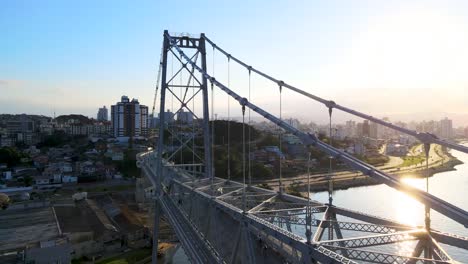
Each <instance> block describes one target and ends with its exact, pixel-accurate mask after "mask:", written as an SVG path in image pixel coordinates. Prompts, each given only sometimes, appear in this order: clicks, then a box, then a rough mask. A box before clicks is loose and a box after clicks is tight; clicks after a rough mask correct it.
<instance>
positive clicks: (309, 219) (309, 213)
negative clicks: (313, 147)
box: [305, 152, 312, 244]
mask: <svg viewBox="0 0 468 264" xmlns="http://www.w3.org/2000/svg"><path fill="white" fill-rule="evenodd" d="M311 210H312V209H311V208H310V152H309V158H308V159H307V207H306V221H305V226H306V238H307V244H310V243H311V237H312V211H311Z"/></svg>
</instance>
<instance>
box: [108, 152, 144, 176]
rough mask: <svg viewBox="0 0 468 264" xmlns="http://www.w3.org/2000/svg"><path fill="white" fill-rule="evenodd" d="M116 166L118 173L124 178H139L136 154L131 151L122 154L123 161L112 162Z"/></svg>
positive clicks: (139, 172) (139, 171)
mask: <svg viewBox="0 0 468 264" xmlns="http://www.w3.org/2000/svg"><path fill="white" fill-rule="evenodd" d="M114 163H115V164H116V165H117V170H118V171H120V172H121V173H122V174H123V176H124V177H128V178H134V177H139V176H140V174H141V170H140V169H139V168H138V167H137V166H136V153H135V151H133V150H130V149H129V150H127V151H125V153H124V159H123V160H121V161H114Z"/></svg>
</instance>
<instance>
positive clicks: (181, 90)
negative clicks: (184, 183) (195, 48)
mask: <svg viewBox="0 0 468 264" xmlns="http://www.w3.org/2000/svg"><path fill="white" fill-rule="evenodd" d="M182 59H183V57H182V55H180V61H182ZM183 72H184V71H180V73H179V74H180V89H179V94H180V95H179V96H180V100H182V102H181V106H180V108H181V109H180V111H184V101H185V100H184V99H183V88H182V85H183V83H184V82H183V77H182V74H183ZM180 121H181V120H179V118H177V122H178V123H179V126H178V127H177V128H178V129H179V131H182V128H181V127H180V126H181V124H180ZM181 144H183V143H181ZM180 163H181V164H184V147H182V148H181V149H180Z"/></svg>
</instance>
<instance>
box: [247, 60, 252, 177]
mask: <svg viewBox="0 0 468 264" xmlns="http://www.w3.org/2000/svg"><path fill="white" fill-rule="evenodd" d="M251 68H252V67H249V102H250V79H251ZM251 126H252V124H251V123H250V107H249V131H248V137H247V140H248V142H249V150H248V158H249V186H250V185H252V164H251V158H252V157H251V156H250V155H251V147H250V144H251V143H250V141H252V138H251V134H250V133H251V131H250V129H251Z"/></svg>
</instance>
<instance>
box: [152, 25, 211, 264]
mask: <svg viewBox="0 0 468 264" xmlns="http://www.w3.org/2000/svg"><path fill="white" fill-rule="evenodd" d="M168 36H169V32H168V31H167V30H165V31H164V41H163V49H162V61H161V65H160V66H161V69H162V72H161V92H160V98H161V100H160V107H159V113H160V114H159V138H158V144H157V147H156V150H157V163H158V164H156V168H157V175H158V182H157V184H156V190H155V191H156V201H155V218H154V219H155V220H154V227H153V229H154V231H153V263H156V261H157V260H156V255H157V249H158V232H159V231H158V229H159V228H158V227H159V221H160V216H161V213H162V210H161V208H160V204H159V202H158V199H159V198H158V197H159V196H160V195H162V193H161V178H162V177H161V175H162V173H163V170H162V168H163V166H164V165H163V158H165V159H167V160H171V159H173V158H175V157H176V155H178V154H179V153H180V155H181V156H182V155H183V153H182V152H183V151H184V149H190V150H191V152H192V154H193V157H194V158H193V159H192V162H191V163H189V164H182V165H183V166H182V167H183V168H184V169H187V170H191V171H192V172H194V173H198V175H199V176H200V175H201V177H202V178H212V177H213V166H212V164H213V161H212V158H213V156H212V149H211V142H212V138H211V135H210V124H209V102H208V81H207V78H206V76H204V75H202V74H199V73H198V71H195V69H194V67H193V66H190V65H189V66H188V63H184V62H183V61H182V58H181V57H179V55H177V53H176V52H175V51H174V50H173V49H172V48H171V45H170V43H169V41H171V40H172V41H174V42H175V43H174V44H176V45H178V46H179V47H180V48H182V49H184V51H185V52H187V53H188V54H190V53H192V59H194V60H195V61H196V63H197V64H198V65H199V67H200V68H202V69H203V70H204V71H207V67H206V64H207V62H206V46H205V38H204V34H203V33H202V34H201V35H200V37H193V36H190V35H188V34H186V35H179V36H171V40H170V39H169V37H168ZM169 56H172V59H173V60H172V61H171V63H172V65H171V66H172V69H171V71H170V72H169V70H168V68H169V67H168V58H169ZM174 60H177V62H178V63H177V65H178V67H177V68H176V69H175V70H174V68H173V66H174ZM190 67H191V68H190ZM183 73H185V76H182V75H183ZM179 77H180V78H179ZM178 78H179V80H180V82H179V84H176V83H177V79H178ZM182 82H183V83H182ZM177 89H179V91H183V93H182V92H181V93H180V94H179V95H177V93H178V92H179V91H177ZM189 90H191V92H192V93H191V95H190V93H189V92H188V91H189ZM200 92H201V101H202V115H201V116H200V117H198V116H197V114H196V113H195V109H194V108H195V103H194V101H195V100H196V98H197V96H198V95H199V93H200ZM169 96H172V97H173V98H172V99H173V100H174V98H175V101H176V104H177V105H178V107H177V108H176V109H175V110H176V111H175V113H173V115H171V114H168V113H167V112H166V107H167V105H166V102H167V101H168V97H169ZM191 103H192V106H193V107H191ZM184 110H187V111H188V113H189V114H191V115H192V116H193V120H192V135H191V137H190V138H189V139H188V140H187V139H181V138H179V136H178V135H177V131H176V130H177V129H180V128H181V126H182V124H181V122H180V120H177V122H176V121H175V120H174V117H176V116H177V115H178V114H179V113H181V112H184ZM196 128H197V129H199V130H200V129H201V131H202V133H203V149H204V153H203V154H202V153H199V154H197V153H196V150H195V147H194V145H192V147H190V142H191V141H192V142H194V137H195V135H196V134H197V131H195V129H196ZM166 133H168V134H169V135H166ZM166 136H169V137H172V140H171V142H170V143H172V144H167V142H165V137H166ZM175 145H177V147H176V146H175ZM195 157H196V158H195ZM195 159H196V160H197V161H198V162H200V163H195ZM179 161H180V160H179Z"/></svg>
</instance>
